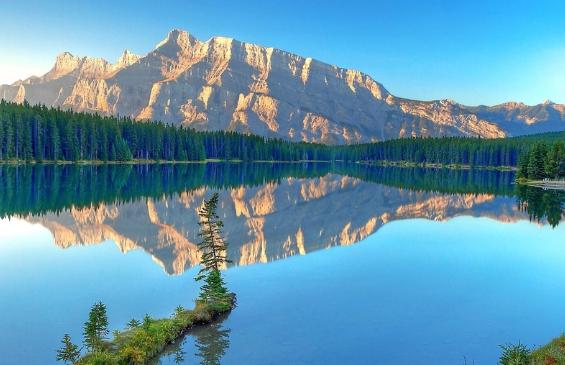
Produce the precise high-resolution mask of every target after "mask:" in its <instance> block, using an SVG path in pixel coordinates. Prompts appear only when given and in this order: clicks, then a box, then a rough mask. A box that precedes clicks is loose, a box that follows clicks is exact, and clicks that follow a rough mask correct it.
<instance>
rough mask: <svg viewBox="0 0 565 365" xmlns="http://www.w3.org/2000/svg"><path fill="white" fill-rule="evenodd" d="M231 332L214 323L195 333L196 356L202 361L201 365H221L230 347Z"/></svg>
mask: <svg viewBox="0 0 565 365" xmlns="http://www.w3.org/2000/svg"><path fill="white" fill-rule="evenodd" d="M230 332H231V330H230V329H227V328H223V327H222V324H221V323H214V324H212V325H210V326H207V327H206V328H202V329H200V330H198V331H195V332H194V336H195V338H196V343H195V346H196V349H197V353H196V354H195V355H196V356H197V357H198V358H199V359H200V365H220V364H221V361H220V360H221V359H222V357H223V356H224V355H225V354H226V351H227V349H228V348H229V346H230V338H229V336H230Z"/></svg>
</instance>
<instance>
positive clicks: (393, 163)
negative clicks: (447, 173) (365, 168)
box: [359, 160, 518, 171]
mask: <svg viewBox="0 0 565 365" xmlns="http://www.w3.org/2000/svg"><path fill="white" fill-rule="evenodd" d="M359 163H360V164H364V165H376V166H382V167H407V168H413V167H422V168H433V169H446V168H447V169H454V170H473V169H478V170H498V171H517V170H518V168H517V167H515V166H479V165H474V166H471V165H461V164H441V163H425V162H420V163H417V162H411V161H388V160H375V161H363V162H359Z"/></svg>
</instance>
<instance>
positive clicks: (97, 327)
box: [84, 302, 109, 352]
mask: <svg viewBox="0 0 565 365" xmlns="http://www.w3.org/2000/svg"><path fill="white" fill-rule="evenodd" d="M108 333H109V331H108V316H107V314H106V306H105V305H104V304H103V303H102V302H98V303H95V304H94V305H93V306H92V308H91V309H90V314H89V315H88V321H86V322H85V324H84V344H85V346H86V347H87V348H88V349H89V350H90V351H94V352H96V351H100V350H101V349H102V344H103V340H104V339H105V338H106V336H107V335H108Z"/></svg>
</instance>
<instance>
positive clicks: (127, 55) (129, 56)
mask: <svg viewBox="0 0 565 365" xmlns="http://www.w3.org/2000/svg"><path fill="white" fill-rule="evenodd" d="M140 58H141V57H140V56H138V55H136V54H134V53H131V52H130V51H129V50H127V49H126V50H124V53H122V55H121V56H120V57H119V58H118V62H117V63H116V67H118V68H123V67H128V66H130V65H133V64H134V63H136V62H137V61H139V59H140Z"/></svg>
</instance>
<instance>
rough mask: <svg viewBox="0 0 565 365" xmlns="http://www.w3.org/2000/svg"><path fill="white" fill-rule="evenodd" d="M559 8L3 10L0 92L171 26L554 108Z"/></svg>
mask: <svg viewBox="0 0 565 365" xmlns="http://www.w3.org/2000/svg"><path fill="white" fill-rule="evenodd" d="M564 14H565V1H562V0H553V1H548V0H537V1H523V0H513V1H494V0H491V1H484V0H474V1H455V0H452V1H439V0H435V1H416V0H399V1H393V0H388V1H381V0H373V1H361V0H344V1H333V0H325V1H319V0H309V1H305V0H304V1H298V0H296V1H292V0H286V1H275V0H272V1H268V0H238V1H233V0H232V1H222V0H215V1H191V0H184V1H182V0H175V1H168V0H159V1H146V0H138V1H107V0H97V1H76V0H74V1H68V0H58V1H35V0H27V1H26V0H19V1H2V2H1V3H0V24H1V29H2V30H1V31H0V83H12V82H14V81H16V80H18V79H23V78H26V77H28V76H31V75H41V74H44V73H45V72H47V71H48V70H49V69H50V68H51V67H52V65H53V63H54V60H55V57H56V55H57V54H59V53H61V52H63V51H69V52H71V53H73V54H76V55H80V56H95V57H102V58H105V59H107V60H109V61H115V60H116V59H117V58H118V57H119V55H120V54H121V53H122V52H123V50H124V49H125V48H127V49H129V50H131V51H133V52H134V53H138V54H145V53H147V52H149V51H151V50H152V49H153V48H154V47H155V45H156V44H157V43H158V42H159V41H160V40H162V39H163V38H165V37H166V35H167V33H168V32H169V31H170V30H171V29H173V28H178V29H183V30H186V31H188V32H189V33H191V34H192V35H194V36H195V37H196V38H198V39H201V40H206V39H208V38H210V37H213V36H216V35H221V36H227V37H232V38H236V39H238V40H241V41H246V42H251V43H256V44H259V45H263V46H272V47H276V48H280V49H283V50H286V51H290V52H293V53H296V54H299V55H301V56H305V57H313V58H315V59H318V60H321V61H324V62H327V63H330V64H334V65H337V66H340V67H346V68H353V69H357V70H361V71H363V72H365V73H367V74H369V75H370V76H372V77H373V78H374V79H375V80H377V81H378V82H380V83H382V84H383V85H384V86H385V87H386V88H387V89H388V90H389V91H390V92H391V93H393V94H394V95H397V96H401V97H405V98H411V99H420V100H433V99H453V100H456V101H458V102H461V103H464V104H467V105H478V104H486V105H493V104H498V103H502V102H505V101H522V102H525V103H526V104H530V105H531V104H537V103H541V102H543V101H544V100H546V99H549V100H552V101H554V102H558V103H565V15H564Z"/></svg>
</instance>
